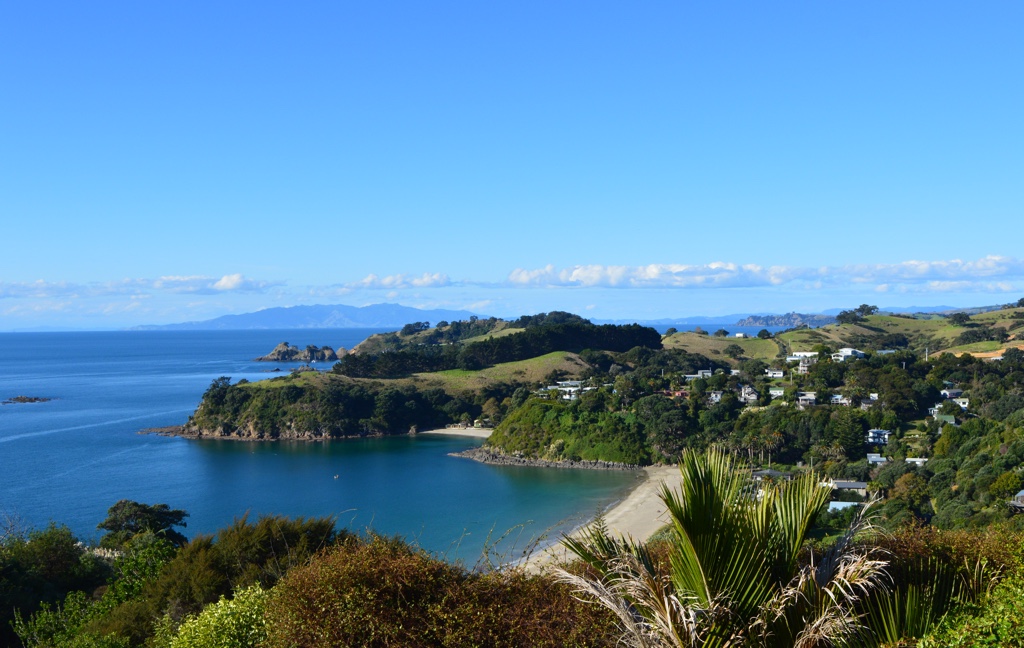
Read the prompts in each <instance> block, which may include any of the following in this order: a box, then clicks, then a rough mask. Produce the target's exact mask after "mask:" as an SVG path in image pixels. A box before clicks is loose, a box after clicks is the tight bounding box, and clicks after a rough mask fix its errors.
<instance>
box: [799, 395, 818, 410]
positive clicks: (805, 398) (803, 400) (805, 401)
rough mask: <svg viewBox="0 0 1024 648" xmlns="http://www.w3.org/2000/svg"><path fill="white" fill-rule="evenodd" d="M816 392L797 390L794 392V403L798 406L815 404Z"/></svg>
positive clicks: (816, 401) (816, 399) (816, 400)
mask: <svg viewBox="0 0 1024 648" xmlns="http://www.w3.org/2000/svg"><path fill="white" fill-rule="evenodd" d="M817 403H818V394H817V392H797V393H796V404H797V405H799V406H800V407H809V406H811V405H817Z"/></svg>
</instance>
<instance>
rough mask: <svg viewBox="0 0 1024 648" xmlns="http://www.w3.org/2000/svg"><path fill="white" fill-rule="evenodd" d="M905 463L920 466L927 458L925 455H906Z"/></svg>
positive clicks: (926, 461)
mask: <svg viewBox="0 0 1024 648" xmlns="http://www.w3.org/2000/svg"><path fill="white" fill-rule="evenodd" d="M907 463H908V464H914V465H915V466H917V467H918V468H920V467H921V466H923V465H925V464H926V463H928V459H927V458H926V457H907Z"/></svg>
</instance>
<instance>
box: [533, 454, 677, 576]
mask: <svg viewBox="0 0 1024 648" xmlns="http://www.w3.org/2000/svg"><path fill="white" fill-rule="evenodd" d="M642 470H643V472H644V479H643V481H641V482H640V483H639V484H637V486H636V487H635V488H633V490H631V491H630V492H629V494H627V495H626V497H625V498H624V499H622V500H621V501H619V502H617V503H616V504H614V505H612V506H611V508H609V509H608V510H607V511H605V513H604V521H605V525H606V526H607V527H608V532H609V534H610V535H611V536H613V537H617V536H626V537H630V538H632V539H633V540H635V541H637V542H644V541H647V540H648V539H650V537H651V536H653V535H654V534H655V533H657V531H658V530H659V529H661V528H662V527H663V526H665V525H666V524H668V523H669V518H668V511H667V509H666V507H665V503H664V502H662V501H661V488H662V485H666V486H668V487H669V488H671V489H678V488H679V486H680V483H681V480H682V476H681V475H680V473H679V466H676V465H671V466H648V467H646V468H643V469H642ZM591 522H592V521H591ZM591 522H588V523H587V524H585V525H583V526H581V527H580V528H578V529H576V530H574V531H573V532H572V533H570V534H569V535H570V537H580V535H581V533H582V531H583V530H585V529H586V528H587V527H588V526H589V525H590V524H591ZM571 560H572V555H571V554H570V552H569V551H568V550H567V549H566V548H565V547H564V546H563V545H562V543H561V541H560V539H559V540H556V541H554V542H553V543H552V544H549V545H548V546H546V547H542V548H539V549H538V550H537V551H535V552H534V553H532V554H530V555H529V556H527V557H526V558H524V559H523V560H522V561H520V562H518V563H516V565H515V566H516V567H519V568H522V569H525V570H526V571H527V572H530V573H539V572H543V571H546V570H548V569H550V568H551V567H555V566H559V565H561V564H564V563H566V562H570V561H571Z"/></svg>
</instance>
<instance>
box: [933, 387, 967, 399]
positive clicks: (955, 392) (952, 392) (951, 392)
mask: <svg viewBox="0 0 1024 648" xmlns="http://www.w3.org/2000/svg"><path fill="white" fill-rule="evenodd" d="M939 393H940V394H942V397H943V398H947V399H949V398H959V397H960V395H961V394H963V393H964V390H962V389H952V388H950V389H943V390H942V391H940V392H939Z"/></svg>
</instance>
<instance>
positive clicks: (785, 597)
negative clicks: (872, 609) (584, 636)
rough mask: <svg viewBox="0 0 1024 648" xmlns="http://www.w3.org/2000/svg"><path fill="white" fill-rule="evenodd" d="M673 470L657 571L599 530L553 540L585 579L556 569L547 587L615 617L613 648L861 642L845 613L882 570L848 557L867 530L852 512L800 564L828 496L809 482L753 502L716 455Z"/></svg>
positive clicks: (638, 548) (855, 554) (741, 476)
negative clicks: (662, 561)
mask: <svg viewBox="0 0 1024 648" xmlns="http://www.w3.org/2000/svg"><path fill="white" fill-rule="evenodd" d="M679 467H680V471H681V472H682V476H683V482H682V486H681V489H680V490H679V491H673V490H670V489H669V488H667V487H665V488H663V491H662V495H661V496H662V499H663V500H664V502H665V504H666V506H667V507H668V512H669V514H670V516H671V518H672V525H671V527H672V532H671V540H670V542H669V543H668V544H669V549H668V566H667V568H666V569H659V568H658V567H657V566H656V564H655V560H654V558H653V556H652V554H651V553H650V552H649V551H648V549H647V547H645V546H644V545H641V544H637V543H635V542H634V541H633V540H632V539H623V538H619V539H615V538H611V537H610V536H609V535H608V533H607V529H606V528H605V527H604V525H603V523H602V522H600V521H599V522H598V524H597V525H595V526H593V527H591V528H590V529H589V530H588V531H587V532H585V534H584V535H583V536H582V537H581V538H580V539H571V538H566V539H565V540H564V544H565V545H566V546H567V547H568V548H569V549H570V550H572V551H573V552H574V553H575V554H576V555H577V556H579V557H580V558H582V559H583V560H584V561H586V562H587V563H589V564H590V565H591V566H592V567H593V570H594V571H592V572H590V573H591V574H596V575H582V576H581V575H577V574H572V573H569V572H567V571H565V570H558V576H559V578H560V579H561V580H563V581H564V582H568V583H570V584H572V585H574V586H575V587H576V588H577V591H578V592H579V593H580V594H581V595H582V596H583V597H584V598H585V599H588V600H593V601H594V602H596V603H599V604H601V605H604V606H606V607H607V608H609V609H610V610H612V611H613V612H614V613H615V614H616V615H617V617H618V619H619V621H620V625H621V628H622V630H623V637H622V643H623V644H624V645H627V646H636V647H638V648H653V647H659V648H660V647H665V646H671V647H684V646H686V647H690V646H702V647H703V646H709V647H710V646H801V647H811V646H828V645H835V644H836V643H840V642H842V641H844V640H848V639H852V638H854V637H855V636H858V634H860V633H861V631H862V626H861V625H860V623H859V622H858V617H857V613H856V612H855V611H854V606H855V604H856V603H857V601H858V600H860V599H861V598H862V597H863V596H864V595H865V594H867V593H868V592H870V591H871V590H872V589H874V588H876V587H877V586H878V585H879V582H880V580H881V576H882V575H883V573H884V572H883V571H882V569H883V567H884V564H885V563H883V562H881V561H879V560H876V559H874V558H873V557H872V556H870V555H868V554H867V553H866V552H865V551H863V550H858V549H855V548H854V545H853V542H852V541H853V537H854V535H856V534H857V533H859V532H861V531H864V530H865V529H867V528H869V527H870V525H869V524H868V522H867V521H866V520H865V518H864V517H863V509H862V511H861V513H860V514H859V515H858V516H857V517H856V519H855V520H854V521H853V523H852V524H851V526H850V528H849V529H848V530H847V532H846V533H845V534H844V535H843V536H842V537H841V538H840V539H839V541H838V542H836V544H835V545H834V546H833V548H832V549H830V550H829V551H828V552H827V553H825V554H824V555H822V556H820V558H819V559H818V560H812V561H811V562H810V564H806V565H801V564H800V563H799V562H798V560H797V558H798V553H799V551H800V549H801V547H802V545H803V543H804V539H805V538H806V536H807V532H808V530H809V529H810V527H811V524H812V523H813V520H814V518H815V516H816V515H817V514H818V512H819V511H820V510H821V508H822V507H823V506H824V505H825V503H826V502H827V501H828V498H829V494H830V489H829V488H827V487H824V486H821V484H820V478H819V477H817V476H815V475H814V474H813V473H812V474H807V475H804V476H803V477H800V478H797V479H796V480H794V481H791V482H787V483H783V484H780V485H771V486H768V487H766V488H765V489H764V490H760V491H759V490H758V489H757V488H756V487H754V486H753V485H752V484H751V482H750V480H749V475H748V474H747V473H746V472H745V471H743V470H741V469H739V467H738V466H737V465H735V464H734V462H733V460H732V459H731V458H730V457H729V456H728V455H727V454H725V453H723V452H720V451H718V450H712V451H710V452H708V453H707V454H700V453H696V452H689V451H687V452H685V453H684V454H683V457H682V461H681V462H680V466H679ZM865 508H866V507H865Z"/></svg>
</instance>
